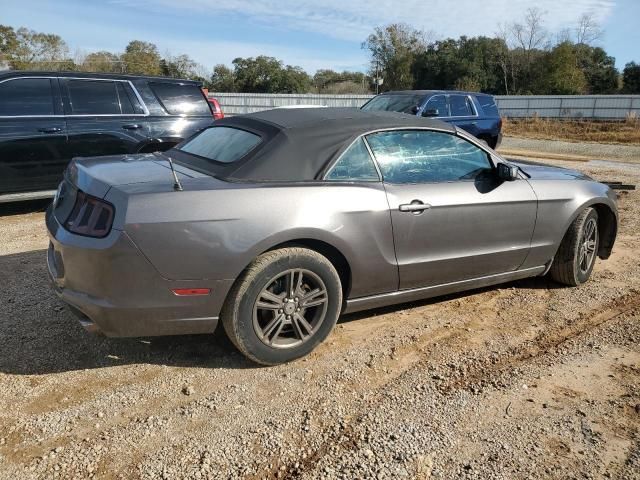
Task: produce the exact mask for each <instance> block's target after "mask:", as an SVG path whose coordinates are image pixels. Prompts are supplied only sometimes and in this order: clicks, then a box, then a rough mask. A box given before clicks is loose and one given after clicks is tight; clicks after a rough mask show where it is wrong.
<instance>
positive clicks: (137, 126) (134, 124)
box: [122, 123, 142, 130]
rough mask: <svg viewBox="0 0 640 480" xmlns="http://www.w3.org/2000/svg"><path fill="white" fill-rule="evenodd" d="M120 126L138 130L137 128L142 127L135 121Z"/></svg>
mask: <svg viewBox="0 0 640 480" xmlns="http://www.w3.org/2000/svg"><path fill="white" fill-rule="evenodd" d="M122 128H124V129H125V130H138V129H139V128H142V125H138V124H137V123H131V124H127V125H122Z"/></svg>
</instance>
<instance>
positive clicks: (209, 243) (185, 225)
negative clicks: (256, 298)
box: [106, 179, 398, 297]
mask: <svg viewBox="0 0 640 480" xmlns="http://www.w3.org/2000/svg"><path fill="white" fill-rule="evenodd" d="M212 181H213V179H212ZM218 182H219V183H221V184H224V182H220V181H218ZM225 187H226V188H220V189H216V190H210V191H204V190H203V191H183V192H172V193H170V194H166V193H158V194H145V195H135V194H133V195H128V205H127V209H126V218H125V219H124V220H122V222H123V225H124V227H123V228H124V229H125V230H126V231H127V233H128V234H129V236H130V237H131V238H132V240H133V241H134V242H135V244H136V245H137V246H138V247H139V248H140V250H141V251H142V252H143V253H144V255H145V256H146V257H147V258H148V259H149V261H150V262H151V263H152V264H153V265H154V266H155V267H156V268H157V269H158V271H159V272H160V274H161V275H162V276H163V277H165V278H169V279H181V280H186V279H218V280H224V279H235V278H236V277H237V276H238V275H239V274H240V273H241V272H242V270H244V268H246V267H247V266H248V265H249V264H250V263H251V262H252V261H253V260H254V259H255V258H256V257H257V256H258V255H260V254H261V253H263V252H265V251H267V250H269V249H271V248H273V247H274V246H277V245H279V244H282V243H286V242H291V241H295V240H303V239H311V240H318V241H323V242H325V243H328V244H329V245H331V246H333V247H334V248H336V249H337V250H338V251H339V252H340V253H341V254H342V255H343V256H344V257H345V258H346V260H347V261H348V262H349V265H350V267H351V273H352V275H351V278H352V284H351V290H350V296H354V297H356V296H363V295H372V294H376V293H384V292H389V291H393V290H396V289H397V288H398V271H397V265H396V258H395V251H394V245H393V235H392V229H391V219H390V215H389V206H388V203H387V198H386V194H385V191H384V188H383V186H382V184H379V183H370V184H366V183H364V184H359V185H357V184H338V183H317V184H314V185H309V184H306V185H299V186H295V185H288V186H284V185H283V186H269V187H264V186H258V185H246V184H245V185H233V184H228V183H227V184H225ZM119 191H120V190H119V189H118V188H113V189H112V190H111V191H110V192H109V194H107V196H106V200H108V201H111V202H112V203H115V204H116V211H117V210H118V204H121V203H123V202H124V201H126V199H125V198H122V197H123V196H124V194H123V193H122V192H121V191H120V193H118V192H119ZM119 197H120V198H119ZM176 211H180V212H181V215H180V217H181V220H180V221H176V220H175V212H176Z"/></svg>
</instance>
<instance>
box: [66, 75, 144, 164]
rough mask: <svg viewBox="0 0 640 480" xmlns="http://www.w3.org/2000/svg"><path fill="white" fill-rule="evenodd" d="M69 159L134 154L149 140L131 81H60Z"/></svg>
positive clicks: (76, 79)
mask: <svg viewBox="0 0 640 480" xmlns="http://www.w3.org/2000/svg"><path fill="white" fill-rule="evenodd" d="M60 81H61V86H62V95H63V100H64V105H65V114H66V120H67V131H68V136H69V141H68V152H67V153H68V156H69V158H73V157H92V156H100V155H118V154H123V153H135V152H137V151H138V149H139V148H140V147H141V146H142V145H144V144H145V143H146V141H147V138H148V127H147V125H146V123H145V121H144V118H145V116H146V110H145V108H144V105H142V103H141V102H140V101H139V99H138V98H137V96H136V95H135V92H134V90H133V88H132V86H131V84H130V83H129V82H128V81H125V80H104V79H92V78H61V79H60Z"/></svg>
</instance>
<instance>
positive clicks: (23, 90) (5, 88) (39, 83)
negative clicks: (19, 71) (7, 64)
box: [0, 78, 55, 117]
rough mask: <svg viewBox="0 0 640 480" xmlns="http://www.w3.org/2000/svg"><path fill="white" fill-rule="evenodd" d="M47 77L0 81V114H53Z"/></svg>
mask: <svg viewBox="0 0 640 480" xmlns="http://www.w3.org/2000/svg"><path fill="white" fill-rule="evenodd" d="M54 113H55V112H54V110H53V92H52V91H51V81H50V80H49V79H48V78H17V79H15V80H7V81H6V82H2V83H0V116H2V117H15V116H27V115H53V114H54Z"/></svg>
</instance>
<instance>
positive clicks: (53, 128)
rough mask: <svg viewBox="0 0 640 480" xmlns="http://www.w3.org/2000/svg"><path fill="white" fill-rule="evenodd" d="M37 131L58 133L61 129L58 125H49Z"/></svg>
mask: <svg viewBox="0 0 640 480" xmlns="http://www.w3.org/2000/svg"><path fill="white" fill-rule="evenodd" d="M38 131H39V132H42V133H58V132H61V131H62V129H61V128H58V127H50V128H39V129H38Z"/></svg>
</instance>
